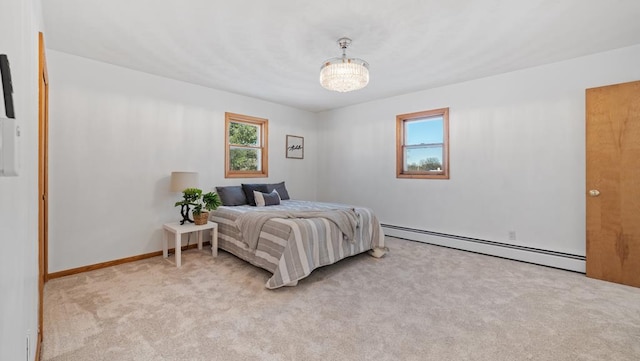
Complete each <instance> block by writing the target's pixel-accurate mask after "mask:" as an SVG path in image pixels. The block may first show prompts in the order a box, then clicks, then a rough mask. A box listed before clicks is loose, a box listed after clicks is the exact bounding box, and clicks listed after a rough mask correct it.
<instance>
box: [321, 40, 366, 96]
mask: <svg viewBox="0 0 640 361" xmlns="http://www.w3.org/2000/svg"><path fill="white" fill-rule="evenodd" d="M338 44H339V45H340V48H341V49H342V57H341V58H331V59H329V60H326V61H325V62H324V63H323V64H322V67H321V68H320V84H321V85H322V86H323V87H324V88H325V89H329V90H333V91H337V92H341V93H345V92H350V91H352V90H358V89H362V88H364V87H365V86H367V84H369V64H367V62H366V61H364V60H362V59H356V58H347V53H346V52H347V47H349V45H351V39H349V38H340V39H338Z"/></svg>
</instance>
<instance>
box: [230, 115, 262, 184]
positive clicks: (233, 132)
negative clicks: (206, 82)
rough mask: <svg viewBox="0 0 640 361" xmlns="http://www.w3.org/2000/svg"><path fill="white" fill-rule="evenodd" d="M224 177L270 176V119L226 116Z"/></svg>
mask: <svg viewBox="0 0 640 361" xmlns="http://www.w3.org/2000/svg"><path fill="white" fill-rule="evenodd" d="M224 117H225V143H226V151H225V154H224V155H225V157H224V162H225V170H224V176H225V178H259V177H267V176H268V175H269V162H268V148H267V144H268V134H269V131H268V125H269V120H267V119H263V118H256V117H250V116H247V115H241V114H234V113H225V115H224Z"/></svg>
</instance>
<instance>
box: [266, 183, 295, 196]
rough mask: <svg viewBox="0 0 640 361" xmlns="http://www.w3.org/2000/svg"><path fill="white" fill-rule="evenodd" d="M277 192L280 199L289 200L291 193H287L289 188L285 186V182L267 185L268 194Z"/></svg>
mask: <svg viewBox="0 0 640 361" xmlns="http://www.w3.org/2000/svg"><path fill="white" fill-rule="evenodd" d="M274 189H275V190H276V191H277V192H278V194H279V195H280V199H282V200H283V201H286V200H287V199H290V198H289V192H287V187H285V186H284V181H283V182H280V183H273V184H267V192H268V193H271V191H273V190H274Z"/></svg>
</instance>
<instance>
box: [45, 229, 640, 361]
mask: <svg viewBox="0 0 640 361" xmlns="http://www.w3.org/2000/svg"><path fill="white" fill-rule="evenodd" d="M387 243H388V246H389V248H390V249H391V250H390V253H389V254H388V255H387V256H385V257H384V258H382V259H375V258H372V257H370V256H368V255H360V256H356V257H352V258H350V259H347V260H344V261H341V262H340V263H338V264H336V265H332V266H328V267H324V268H321V269H318V270H316V271H314V273H312V275H311V276H310V277H308V278H306V279H304V280H302V281H301V282H300V283H299V285H298V286H297V287H287V288H281V289H278V290H275V291H270V290H267V289H266V288H264V283H265V282H266V281H267V278H268V277H269V275H268V274H267V273H266V272H265V271H262V270H260V269H258V268H255V267H253V266H251V265H249V264H247V263H244V262H243V261H240V260H239V259H237V258H235V257H233V256H232V255H230V254H228V253H225V252H220V256H219V257H218V258H216V259H214V258H212V257H211V254H210V253H209V252H208V251H197V250H190V251H187V252H185V253H183V257H184V258H183V267H182V268H181V269H176V268H175V267H174V265H173V263H172V260H173V258H170V260H164V259H163V258H161V257H156V258H151V259H148V260H143V261H139V262H134V263H129V264H125V265H119V266H115V267H111V268H106V269H101V270H97V271H92V272H88V273H83V274H79V275H74V276H68V277H65V278H60V279H55V280H52V281H50V282H48V283H47V285H46V288H45V319H44V322H45V327H44V332H45V333H44V335H45V339H44V344H43V360H56V361H58V360H83V361H97V360H154V361H160V360H190V361H192V360H492V361H499V360H634V361H637V360H640V289H637V288H632V287H627V286H622V285H617V284H612V283H607V282H603V281H597V280H593V279H588V278H586V277H585V276H584V275H581V274H577V273H572V272H566V271H561V270H556V269H551V268H545V267H541V266H535V265H530V264H525V263H520V262H515V261H509V260H504V259H499V258H494V257H489V256H483V255H478V254H473V253H467V252H463V251H456V250H452V249H447V248H442V247H437V246H430V245H425V244H421V243H414V242H409V241H403V240H398V239H393V238H387Z"/></svg>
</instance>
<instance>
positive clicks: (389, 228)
mask: <svg viewBox="0 0 640 361" xmlns="http://www.w3.org/2000/svg"><path fill="white" fill-rule="evenodd" d="M382 228H383V229H384V234H385V235H387V236H391V237H396V238H402V239H407V240H411V241H417V242H423V243H429V244H434V245H438V246H444V247H450V248H455V249H460V250H464V251H471V252H476V253H482V254H487V255H491V256H497V257H502V258H508V259H513V260H516V261H523V262H528V263H534V264H539V265H543V266H549V267H554V268H560V269H565V270H569V271H574V272H581V273H584V272H585V269H586V263H585V257H584V256H580V255H575V254H570V253H562V252H555V251H549V250H545V249H539V248H532V247H525V246H519V245H514V244H508V243H500V242H495V241H488V240H484V239H478V238H471V237H463V236H456V235H453V234H446V233H439V232H432V231H426V230H422V229H415V228H407V227H400V226H394V225H391V224H382Z"/></svg>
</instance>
